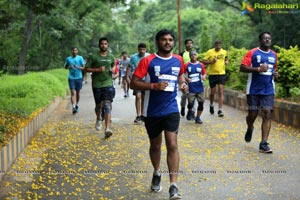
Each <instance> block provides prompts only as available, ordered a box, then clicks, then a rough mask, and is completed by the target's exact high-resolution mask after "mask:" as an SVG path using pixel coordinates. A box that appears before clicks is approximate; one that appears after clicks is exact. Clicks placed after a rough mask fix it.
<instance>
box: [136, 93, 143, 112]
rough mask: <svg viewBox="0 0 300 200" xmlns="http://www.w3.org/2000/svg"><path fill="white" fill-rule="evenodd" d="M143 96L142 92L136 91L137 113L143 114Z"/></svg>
mask: <svg viewBox="0 0 300 200" xmlns="http://www.w3.org/2000/svg"><path fill="white" fill-rule="evenodd" d="M141 98H142V94H141V93H140V92H138V93H136V95H135V109H136V115H137V116H140V115H141Z"/></svg>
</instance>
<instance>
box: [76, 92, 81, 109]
mask: <svg viewBox="0 0 300 200" xmlns="http://www.w3.org/2000/svg"><path fill="white" fill-rule="evenodd" d="M79 100H80V90H76V105H78V103H79Z"/></svg>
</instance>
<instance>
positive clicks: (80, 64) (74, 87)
mask: <svg viewBox="0 0 300 200" xmlns="http://www.w3.org/2000/svg"><path fill="white" fill-rule="evenodd" d="M71 50H72V56H68V57H67V58H66V61H65V69H68V70H69V77H68V81H69V88H70V91H71V103H72V113H73V114H76V113H77V112H78V111H79V107H78V102H79V99H80V90H81V88H82V70H84V68H85V61H84V59H83V57H82V56H80V55H78V48H77V47H72V48H71Z"/></svg>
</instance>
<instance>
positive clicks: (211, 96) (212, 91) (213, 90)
mask: <svg viewBox="0 0 300 200" xmlns="http://www.w3.org/2000/svg"><path fill="white" fill-rule="evenodd" d="M215 93H216V86H214V87H211V88H210V93H209V102H210V104H209V112H210V114H212V115H213V114H214V113H215V111H214V99H215Z"/></svg>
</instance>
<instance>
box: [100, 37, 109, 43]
mask: <svg viewBox="0 0 300 200" xmlns="http://www.w3.org/2000/svg"><path fill="white" fill-rule="evenodd" d="M103 40H105V41H107V42H108V39H107V38H106V37H102V38H100V39H99V44H100V43H101V42H102V41H103Z"/></svg>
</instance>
